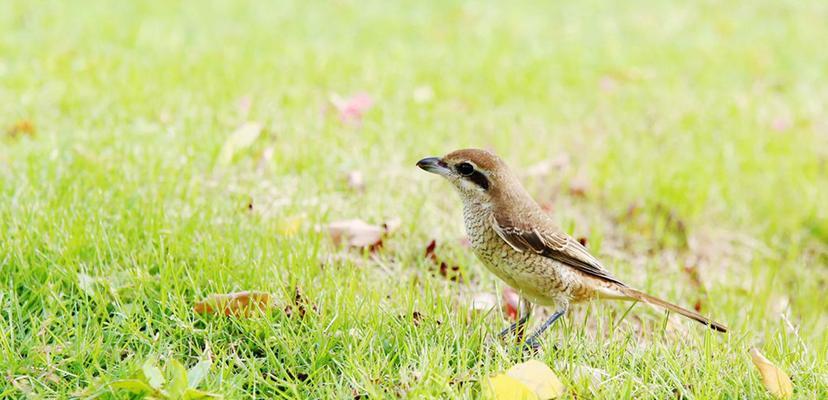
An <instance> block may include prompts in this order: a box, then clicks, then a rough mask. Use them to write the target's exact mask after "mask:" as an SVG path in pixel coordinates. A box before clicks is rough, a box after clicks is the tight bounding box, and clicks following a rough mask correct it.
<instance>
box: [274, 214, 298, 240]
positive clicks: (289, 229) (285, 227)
mask: <svg viewBox="0 0 828 400" xmlns="http://www.w3.org/2000/svg"><path fill="white" fill-rule="evenodd" d="M304 221H305V217H304V216H302V215H295V216H292V217H288V218H285V219H283V220H281V221H279V224H278V226H277V230H278V231H279V234H280V235H282V236H293V235H295V234H296V233H297V232H299V228H301V227H302V222H304Z"/></svg>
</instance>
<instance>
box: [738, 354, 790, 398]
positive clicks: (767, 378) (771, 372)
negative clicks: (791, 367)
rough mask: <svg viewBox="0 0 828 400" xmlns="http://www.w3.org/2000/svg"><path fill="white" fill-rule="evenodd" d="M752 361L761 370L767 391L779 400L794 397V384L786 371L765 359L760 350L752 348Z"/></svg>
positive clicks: (760, 373)
mask: <svg viewBox="0 0 828 400" xmlns="http://www.w3.org/2000/svg"><path fill="white" fill-rule="evenodd" d="M749 352H750V359H751V361H753V365H755V366H756V369H758V370H759V375H761V376H762V384H763V385H765V389H767V390H768V392H770V394H772V395H774V396H775V397H776V398H778V399H790V398H791V396H793V382H791V378H789V377H788V374H786V373H785V371H782V370H781V369H779V367H777V366H776V365H773V363H771V362H770V360H768V359H767V358H765V356H764V355H762V353H760V352H759V349H757V348H755V347H752V348H751V349H750V351H749Z"/></svg>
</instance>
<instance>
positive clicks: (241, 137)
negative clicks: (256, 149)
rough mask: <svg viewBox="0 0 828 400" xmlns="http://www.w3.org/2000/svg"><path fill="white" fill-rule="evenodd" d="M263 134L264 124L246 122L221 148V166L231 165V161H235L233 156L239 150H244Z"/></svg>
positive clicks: (219, 160) (219, 158)
mask: <svg viewBox="0 0 828 400" xmlns="http://www.w3.org/2000/svg"><path fill="white" fill-rule="evenodd" d="M261 133H262V124H260V123H258V122H246V123H244V124H242V125H241V126H240V127H238V128H237V129H236V130H235V131H234V132H233V133H232V134H230V136H229V137H228V138H227V140H226V141H225V142H224V145H223V146H222V147H221V152H219V157H218V162H219V164H221V165H229V164H230V162H231V161H233V156H234V155H235V154H236V153H237V152H239V150H244V149H246V148H248V147H250V145H252V144H253V142H255V141H256V139H257V138H258V137H259V134H261Z"/></svg>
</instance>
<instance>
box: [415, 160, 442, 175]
mask: <svg viewBox="0 0 828 400" xmlns="http://www.w3.org/2000/svg"><path fill="white" fill-rule="evenodd" d="M417 166H418V167H420V168H421V169H422V170H424V171H428V172H431V173H432V174H439V175H445V174H446V173H447V172H449V168H448V165H446V163H444V162H443V160H441V159H439V158H437V157H426V158H424V159H422V160H420V161H417Z"/></svg>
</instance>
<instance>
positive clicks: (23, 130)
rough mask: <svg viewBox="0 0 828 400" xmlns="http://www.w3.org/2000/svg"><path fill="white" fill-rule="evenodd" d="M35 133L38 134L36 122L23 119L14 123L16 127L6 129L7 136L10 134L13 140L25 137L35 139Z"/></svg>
mask: <svg viewBox="0 0 828 400" xmlns="http://www.w3.org/2000/svg"><path fill="white" fill-rule="evenodd" d="M35 133H37V129H36V128H35V125H34V122H32V121H30V120H28V119H22V120H20V121H17V122H15V123H14V125H12V126H10V127H9V128H8V129H6V134H8V135H9V137H11V138H12V139H15V138H18V137H20V136H24V135H25V136H29V137H34V135H35Z"/></svg>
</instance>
